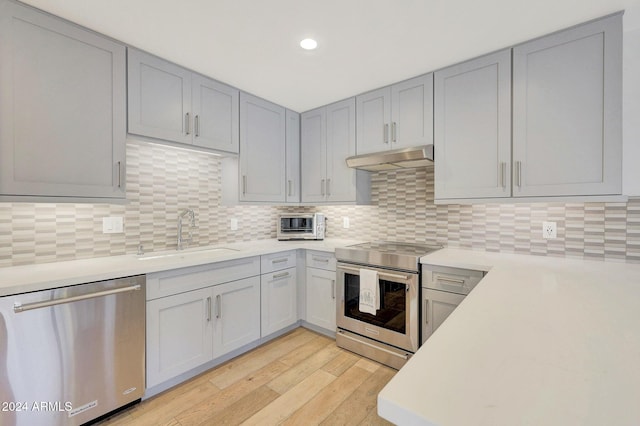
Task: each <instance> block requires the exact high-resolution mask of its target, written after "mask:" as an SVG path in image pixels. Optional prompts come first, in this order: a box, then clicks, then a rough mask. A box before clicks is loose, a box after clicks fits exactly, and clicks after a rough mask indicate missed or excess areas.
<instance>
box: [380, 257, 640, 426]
mask: <svg viewBox="0 0 640 426" xmlns="http://www.w3.org/2000/svg"><path fill="white" fill-rule="evenodd" d="M421 263H422V264H426V265H428V264H432V265H439V266H450V267H457V268H466V269H476V270H485V271H489V272H488V274H487V275H486V276H485V278H484V279H483V280H482V281H481V282H480V283H479V284H478V285H477V286H476V287H475V289H474V290H473V291H472V292H471V293H470V294H469V296H467V297H466V298H465V300H464V301H463V302H462V303H461V304H460V306H459V307H458V308H457V309H456V310H455V311H454V312H453V313H452V314H451V315H450V316H449V318H448V319H447V320H446V321H445V322H444V323H443V324H442V325H441V326H440V328H438V330H436V332H435V333H434V334H433V335H432V336H431V338H430V339H429V340H428V341H427V342H426V343H425V344H424V345H423V346H422V347H421V348H420V349H419V350H418V352H417V353H416V354H415V355H414V356H413V357H412V358H411V360H410V361H409V362H408V363H407V364H406V365H405V366H404V367H403V368H402V369H401V370H400V371H399V372H398V374H396V376H395V377H394V378H393V379H392V380H391V381H390V382H389V383H388V384H387V386H385V388H384V389H383V390H382V391H381V392H380V394H379V396H378V413H379V414H380V415H381V416H382V417H384V418H386V419H387V420H390V421H392V422H394V423H396V424H399V425H447V426H456V425H470V424H473V425H507V424H508V425H523V424H562V425H602V424H616V425H637V424H640V404H638V403H637V401H639V400H640V363H639V362H638V360H639V359H640V265H636V264H626V263H617V262H600V261H588V260H577V259H564V258H549V257H542V256H526V255H512V254H500V253H486V252H479V251H471V250H462V249H442V250H440V251H437V252H434V253H432V254H429V255H427V256H425V257H423V258H422V259H421Z"/></svg>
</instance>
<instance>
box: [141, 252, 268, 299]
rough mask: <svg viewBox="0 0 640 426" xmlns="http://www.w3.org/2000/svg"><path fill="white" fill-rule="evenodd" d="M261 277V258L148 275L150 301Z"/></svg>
mask: <svg viewBox="0 0 640 426" xmlns="http://www.w3.org/2000/svg"><path fill="white" fill-rule="evenodd" d="M256 275H260V257H259V256H255V257H247V258H243V259H234V260H228V261H225V262H218V263H210V264H207V265H202V266H195V267H192V268H180V269H173V270H171V271H163V272H156V273H152V274H148V275H147V300H153V299H157V298H160V297H165V296H170V295H172V294H178V293H184V292H185V291H190V290H196V289H199V288H204V287H209V286H212V285H216V284H222V283H225V282H229V281H235V280H239V279H242V278H247V277H251V276H256Z"/></svg>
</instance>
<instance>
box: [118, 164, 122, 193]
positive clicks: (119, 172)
mask: <svg viewBox="0 0 640 426" xmlns="http://www.w3.org/2000/svg"><path fill="white" fill-rule="evenodd" d="M118 188H122V161H118Z"/></svg>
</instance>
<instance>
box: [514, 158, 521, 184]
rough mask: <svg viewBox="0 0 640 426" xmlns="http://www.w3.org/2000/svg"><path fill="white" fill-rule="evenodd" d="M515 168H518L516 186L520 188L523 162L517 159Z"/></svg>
mask: <svg viewBox="0 0 640 426" xmlns="http://www.w3.org/2000/svg"><path fill="white" fill-rule="evenodd" d="M515 168H516V173H515V175H516V186H517V187H518V188H520V187H521V186H522V162H521V161H516V164H515Z"/></svg>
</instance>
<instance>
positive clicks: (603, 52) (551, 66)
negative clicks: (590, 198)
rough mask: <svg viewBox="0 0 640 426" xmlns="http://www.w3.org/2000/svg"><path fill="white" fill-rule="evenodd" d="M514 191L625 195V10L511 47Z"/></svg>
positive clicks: (539, 194)
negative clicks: (623, 104) (623, 78)
mask: <svg viewBox="0 0 640 426" xmlns="http://www.w3.org/2000/svg"><path fill="white" fill-rule="evenodd" d="M513 83H514V84H513V166H514V188H513V195H514V196H561V195H610V194H621V193H622V114H621V109H622V14H617V15H614V16H610V17H608V18H604V19H600V20H598V21H594V22H590V23H587V24H584V25H580V26H578V27H574V28H571V29H568V30H565V31H562V32H558V33H555V34H551V35H549V36H546V37H543V38H540V39H537V40H533V41H531V42H528V43H524V44H521V45H519V46H516V47H515V48H514V49H513Z"/></svg>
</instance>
